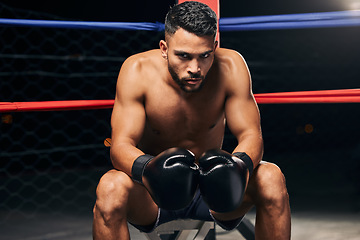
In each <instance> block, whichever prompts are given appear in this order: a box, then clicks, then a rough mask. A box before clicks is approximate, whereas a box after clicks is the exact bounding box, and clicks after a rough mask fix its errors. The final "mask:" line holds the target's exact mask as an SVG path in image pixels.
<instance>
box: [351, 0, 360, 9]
mask: <svg viewBox="0 0 360 240" xmlns="http://www.w3.org/2000/svg"><path fill="white" fill-rule="evenodd" d="M349 9H350V10H360V0H359V1H352V2H350V3H349Z"/></svg>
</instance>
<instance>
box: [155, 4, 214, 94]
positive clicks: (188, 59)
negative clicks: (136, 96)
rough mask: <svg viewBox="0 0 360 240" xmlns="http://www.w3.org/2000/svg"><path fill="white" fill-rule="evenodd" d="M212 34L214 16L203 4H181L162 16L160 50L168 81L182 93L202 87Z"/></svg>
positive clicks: (210, 60)
mask: <svg viewBox="0 0 360 240" xmlns="http://www.w3.org/2000/svg"><path fill="white" fill-rule="evenodd" d="M216 33H217V17H216V14H215V13H214V11H213V10H211V8H209V7H208V6H207V5H205V4H203V3H199V2H184V3H182V4H179V5H176V6H174V7H173V8H171V9H170V11H169V13H168V14H167V15H166V19H165V41H164V40H161V41H160V50H161V52H162V56H163V58H164V59H166V60H167V62H168V69H169V73H170V75H171V77H172V79H173V80H174V81H175V82H176V83H177V84H178V86H180V88H181V89H182V90H183V91H185V92H196V91H199V90H200V89H201V88H202V86H203V84H204V81H205V76H206V75H207V73H208V71H209V70H210V68H211V66H212V63H213V60H214V56H215V49H216V47H217V42H216V41H215V37H216Z"/></svg>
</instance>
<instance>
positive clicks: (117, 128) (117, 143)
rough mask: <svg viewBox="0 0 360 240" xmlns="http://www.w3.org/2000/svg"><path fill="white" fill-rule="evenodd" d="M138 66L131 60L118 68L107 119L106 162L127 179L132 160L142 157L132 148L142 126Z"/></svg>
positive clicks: (142, 90) (143, 122) (142, 99)
mask: <svg viewBox="0 0 360 240" xmlns="http://www.w3.org/2000/svg"><path fill="white" fill-rule="evenodd" d="M140 68H141V66H140V65H139V63H138V62H137V61H136V59H134V57H131V58H129V59H127V60H126V61H125V62H124V64H123V65H122V67H121V70H120V73H119V77H118V81H117V85H116V96H115V103H114V108H113V112H112V116H111V128H112V133H111V138H112V143H111V149H110V158H111V161H112V164H113V166H114V168H116V169H118V170H121V171H124V172H125V173H127V174H128V175H131V167H132V165H133V162H134V160H135V159H136V158H137V157H138V156H140V155H142V154H144V153H143V152H142V151H141V150H139V149H138V148H137V147H136V145H137V143H138V141H139V140H140V138H141V136H142V133H143V129H144V125H145V117H146V116H145V109H144V105H143V101H144V87H143V84H142V81H141V75H140V73H139V72H141V71H140Z"/></svg>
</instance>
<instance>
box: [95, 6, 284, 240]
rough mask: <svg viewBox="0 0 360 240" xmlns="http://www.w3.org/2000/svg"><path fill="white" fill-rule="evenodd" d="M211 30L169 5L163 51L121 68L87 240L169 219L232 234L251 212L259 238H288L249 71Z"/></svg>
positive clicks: (280, 186) (205, 15)
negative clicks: (229, 147) (226, 147)
mask: <svg viewBox="0 0 360 240" xmlns="http://www.w3.org/2000/svg"><path fill="white" fill-rule="evenodd" d="M216 31H217V20H216V15H215V13H214V12H213V11H212V10H211V9H210V8H209V7H207V6H206V5H204V4H201V3H197V2H185V3H182V4H180V5H176V6H174V7H173V8H172V9H170V11H169V13H168V14H167V17H166V20H165V40H162V41H160V49H157V50H151V51H147V52H144V53H140V54H137V55H134V56H131V57H129V58H128V59H127V60H126V61H125V62H124V64H123V65H122V67H121V70H120V73H119V77H118V82H117V87H116V98H115V104H114V108H113V113H112V118H111V126H112V145H111V152H110V155H111V161H112V163H113V166H114V169H113V170H110V171H109V172H107V173H106V174H105V175H104V176H103V177H102V178H101V180H100V182H99V185H98V188H97V200H96V204H95V207H94V222H93V236H94V239H106V240H110V239H129V230H128V225H127V223H128V222H129V223H131V224H132V225H134V226H135V227H137V228H138V229H140V230H142V231H152V230H153V228H154V227H156V226H157V225H158V224H161V223H163V222H166V221H171V220H173V219H176V218H194V219H202V220H215V221H216V222H217V223H218V224H219V225H220V226H221V227H223V228H224V229H227V230H230V229H233V228H234V227H236V226H237V225H238V224H239V223H240V222H241V220H242V218H243V216H244V215H245V214H246V212H248V211H249V210H250V209H251V208H252V207H253V206H256V224H255V236H256V239H276V240H279V239H289V238H290V207H289V199H288V193H287V189H286V185H285V179H284V176H283V174H282V172H281V170H280V169H279V168H278V167H277V166H276V165H274V164H272V163H268V162H264V161H261V158H262V154H263V141H262V134H261V128H260V116H259V111H258V108H257V105H256V102H255V100H254V97H253V94H252V90H251V79H250V74H249V71H248V68H247V65H246V63H245V61H244V59H243V58H242V57H241V55H240V54H238V53H237V52H235V51H233V50H228V49H222V48H217V42H216V41H215V35H216ZM225 120H226V122H225ZM225 123H226V124H227V125H228V127H229V129H230V130H231V132H232V134H233V135H234V136H235V137H236V138H237V140H238V145H237V146H236V148H235V149H234V151H233V153H232V154H230V153H226V152H224V151H221V150H220V149H221V147H222V140H223V137H224V129H225ZM197 189H200V190H197Z"/></svg>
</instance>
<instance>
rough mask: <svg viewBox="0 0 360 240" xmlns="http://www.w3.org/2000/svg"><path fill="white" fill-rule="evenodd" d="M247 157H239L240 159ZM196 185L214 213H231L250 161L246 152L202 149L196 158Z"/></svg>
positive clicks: (240, 194)
mask: <svg viewBox="0 0 360 240" xmlns="http://www.w3.org/2000/svg"><path fill="white" fill-rule="evenodd" d="M239 157H242V158H244V159H245V158H246V160H245V161H244V160H242V159H241V158H239ZM199 167H200V177H199V187H200V191H201V194H202V196H203V199H204V201H205V202H206V203H207V205H208V206H209V208H210V209H211V210H213V211H215V212H231V211H233V210H235V209H236V208H238V207H239V206H240V204H241V202H242V200H243V197H244V193H245V189H246V186H247V182H248V175H247V173H248V170H249V176H250V174H251V172H252V168H253V163H252V161H251V159H250V157H249V156H248V155H246V153H234V155H231V154H229V153H227V152H225V151H222V150H220V149H214V150H210V151H207V152H205V153H204V154H203V155H202V156H201V158H200V159H199Z"/></svg>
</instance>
